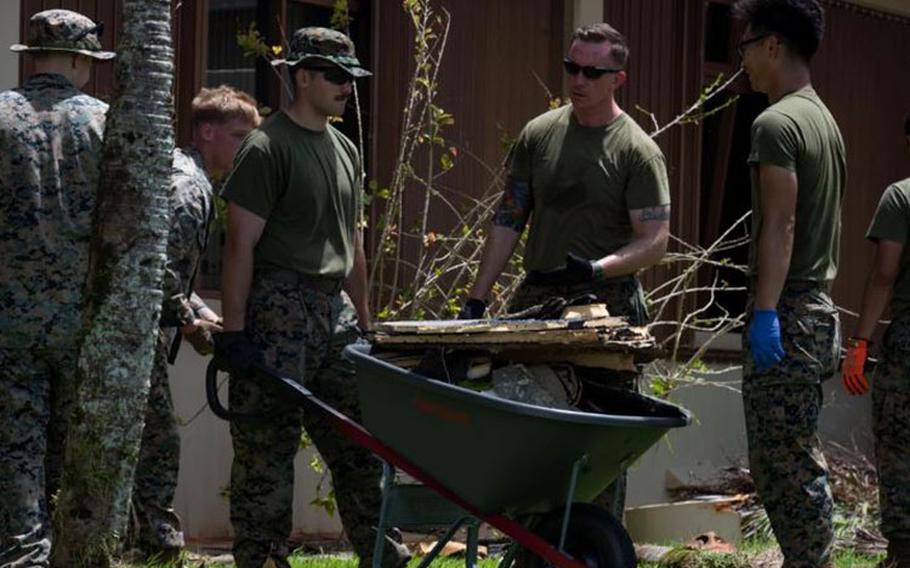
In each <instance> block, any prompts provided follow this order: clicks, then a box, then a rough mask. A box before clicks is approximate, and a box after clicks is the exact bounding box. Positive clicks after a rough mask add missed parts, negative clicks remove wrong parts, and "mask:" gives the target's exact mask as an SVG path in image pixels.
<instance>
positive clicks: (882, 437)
mask: <svg viewBox="0 0 910 568" xmlns="http://www.w3.org/2000/svg"><path fill="white" fill-rule="evenodd" d="M904 137H905V141H906V144H907V147H908V148H910V115H908V116H907V118H906V120H905V121H904ZM866 238H867V239H869V240H871V241H873V242H875V260H874V261H873V268H872V271H871V272H870V273H869V279H868V281H867V282H866V290H865V292H864V294H863V304H862V310H861V311H860V315H859V321H858V322H857V324H856V329H855V330H854V332H853V336H852V337H850V339H848V340H847V357H846V359H845V360H844V366H843V370H842V380H843V384H844V388H845V389H846V391H847V392H848V393H850V394H852V395H862V394H865V393H866V392H867V391H868V390H869V382H868V381H867V380H866V376H865V373H864V370H863V367H864V366H865V363H866V356H867V353H868V348H869V338H870V337H872V332H873V331H874V330H875V324H876V323H877V322H878V320H879V318H881V316H882V313H884V311H885V307H886V306H889V305H890V307H891V325H889V326H888V330H887V331H886V332H885V338H884V341H883V342H882V348H881V360H880V362H879V364H878V366H877V367H876V370H875V375H874V377H873V378H874V381H873V383H872V418H873V421H872V423H873V431H874V432H875V462H876V463H875V466H876V469H877V470H878V487H879V490H878V491H879V492H878V495H879V502H880V504H881V511H882V518H881V531H882V534H883V535H884V536H885V538H887V539H888V557H887V558H886V559H885V562H884V566H887V567H889V568H910V430H908V429H907V424H908V423H910V256H908V253H907V251H908V250H910V248H908V247H907V246H906V245H907V241H908V239H910V178H907V179H905V180H903V181H899V182H897V183H895V184H893V185H891V186H890V187H888V188H887V189H886V190H885V193H884V194H883V195H882V198H881V201H880V202H879V204H878V209H877V210H876V211H875V216H874V217H873V219H872V223H871V224H870V225H869V230H868V231H867V232H866Z"/></svg>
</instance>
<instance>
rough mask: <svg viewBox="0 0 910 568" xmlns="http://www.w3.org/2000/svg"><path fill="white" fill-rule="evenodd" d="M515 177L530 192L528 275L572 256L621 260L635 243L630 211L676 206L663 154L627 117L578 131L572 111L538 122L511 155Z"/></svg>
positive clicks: (567, 108)
mask: <svg viewBox="0 0 910 568" xmlns="http://www.w3.org/2000/svg"><path fill="white" fill-rule="evenodd" d="M509 175H510V176H511V178H512V179H515V180H519V181H524V182H527V183H528V185H529V187H530V189H531V197H532V201H533V205H532V213H531V225H530V229H529V234H528V243H527V247H526V249H525V260H524V265H525V269H526V270H552V269H554V268H557V267H559V266H561V265H563V264H565V258H566V254H567V253H568V252H573V253H575V254H577V255H579V256H581V257H583V258H587V259H596V258H602V257H604V256H606V255H608V254H610V253H612V252H615V251H616V250H617V249H620V248H622V247H623V246H625V245H627V244H628V243H629V242H630V241H631V240H632V237H633V232H632V223H631V221H630V220H629V211H630V210H632V209H644V208H646V207H656V206H659V205H666V204H669V203H670V189H669V182H668V181H667V168H666V164H665V162H664V156H663V153H661V151H660V148H659V147H658V146H657V144H656V143H655V142H654V141H653V140H651V138H650V137H649V136H648V135H647V134H646V133H645V132H644V131H643V130H642V129H641V127H639V126H638V124H636V123H635V121H634V120H632V119H631V118H630V117H629V116H628V115H626V114H622V115H620V116H619V117H617V118H616V119H615V120H613V121H612V122H610V123H609V124H607V125H606V126H600V127H584V126H581V125H580V124H578V122H577V121H576V120H575V117H574V115H573V114H572V105H567V106H564V107H561V108H558V109H555V110H552V111H550V112H547V113H544V114H542V115H540V116H538V117H537V118H535V119H533V120H532V121H531V122H529V123H528V124H527V126H525V128H524V130H523V131H522V132H521V135H520V136H519V139H518V142H517V143H516V144H515V147H514V148H513V150H512V156H511V162H510V168H509Z"/></svg>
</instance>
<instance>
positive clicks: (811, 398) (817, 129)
mask: <svg viewBox="0 0 910 568" xmlns="http://www.w3.org/2000/svg"><path fill="white" fill-rule="evenodd" d="M734 12H735V14H736V16H737V17H739V18H742V19H743V20H745V22H746V23H747V27H746V31H745V34H744V35H743V38H742V41H740V43H739V53H740V55H741V57H742V61H743V63H742V64H743V68H744V69H745V71H746V73H747V74H748V76H749V81H750V83H751V85H752V88H753V89H754V90H755V91H758V92H762V93H766V94H767V95H768V98H769V100H770V102H771V106H770V107H768V108H767V109H766V110H765V111H764V112H762V113H761V115H759V117H758V118H756V119H755V122H754V123H753V125H752V148H751V151H750V154H749V159H748V160H749V165H750V167H751V170H752V243H751V248H750V270H751V275H752V282H751V290H750V298H749V306H750V312H749V314H748V316H747V321H746V328H745V332H744V333H743V349H744V352H745V353H744V361H743V387H742V395H743V407H744V412H745V418H746V433H747V436H748V441H749V463H750V466H751V470H752V476H753V478H754V479H755V484H756V487H757V489H758V494H759V496H760V497H761V499H762V503H763V504H764V506H765V509H766V510H767V512H768V517H769V518H770V520H771V526H772V528H773V529H774V534H775V536H776V537H777V540H778V542H779V543H780V546H781V549H782V550H783V553H784V558H785V561H784V566H785V567H793V568H795V567H803V566H805V567H807V568H808V567H816V568H817V567H819V566H828V565H832V564H831V547H832V542H833V536H834V534H833V527H832V510H833V502H832V498H831V490H830V488H829V486H828V467H827V464H826V462H825V458H824V455H823V454H822V451H821V444H820V441H819V439H818V434H817V427H818V415H819V412H820V410H821V406H822V387H821V382H822V381H823V380H825V379H827V378H830V377H831V375H832V374H833V373H834V372H835V370H836V368H837V362H838V355H839V345H840V322H839V320H838V315H837V309H836V308H835V306H834V303H833V302H832V301H831V296H830V286H831V281H832V280H834V277H835V276H836V274H837V263H838V245H839V242H840V225H841V221H840V213H841V203H842V200H843V196H844V186H845V182H846V164H845V159H844V143H843V139H842V138H841V134H840V131H839V129H838V127H837V123H836V122H835V121H834V118H833V117H832V116H831V113H830V112H829V111H828V109H827V108H826V107H825V105H824V103H823V102H822V101H821V99H820V98H819V97H818V95H817V94H816V92H815V90H814V89H813V88H812V83H811V76H810V73H809V60H810V59H811V57H812V55H814V53H815V50H816V49H817V47H818V44H819V42H820V41H821V36H822V30H823V28H824V24H823V22H824V16H823V12H822V8H821V6H820V5H819V4H818V2H816V1H815V0H740V2H738V3H737V4H735V5H734Z"/></svg>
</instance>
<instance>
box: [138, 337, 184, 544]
mask: <svg viewBox="0 0 910 568" xmlns="http://www.w3.org/2000/svg"><path fill="white" fill-rule="evenodd" d="M173 337H174V329H173V328H171V329H162V330H161V331H160V332H159V333H158V343H157V345H156V346H155V363H154V366H153V367H152V376H151V384H150V386H149V399H148V407H147V409H146V412H145V427H144V428H143V430H142V443H141V446H140V449H139V461H138V463H137V464H136V474H135V478H134V481H133V498H132V502H131V505H132V507H133V512H134V515H133V518H134V519H135V520H136V521H137V524H138V526H135V527H132V528H133V531H132V532H133V533H134V534H133V535H131V536H132V539H133V540H134V544H135V545H136V546H138V547H139V548H140V549H141V550H142V551H143V552H145V553H146V554H150V555H151V554H157V553H161V554H163V555H171V554H174V553H176V552H177V551H179V550H180V549H181V548H183V546H184V539H183V532H182V531H181V529H180V518H179V517H177V514H176V513H175V512H174V492H175V491H176V489H177V473H178V470H179V467H180V434H179V432H178V431H177V417H176V415H175V414H174V402H173V399H172V397H171V387H170V384H169V383H168V363H167V359H168V351H169V349H170V346H171V342H172V341H173Z"/></svg>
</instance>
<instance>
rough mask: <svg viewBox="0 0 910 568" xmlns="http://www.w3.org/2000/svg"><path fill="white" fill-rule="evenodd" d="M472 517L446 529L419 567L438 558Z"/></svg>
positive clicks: (464, 518)
mask: <svg viewBox="0 0 910 568" xmlns="http://www.w3.org/2000/svg"><path fill="white" fill-rule="evenodd" d="M471 519H473V517H461V518H460V519H458V520H457V521H455V522H454V523H452V526H450V527H449V530H447V531H446V534H445V535H443V537H442V538H441V539H439V540H438V541H436V544H435V545H434V546H433V549H432V550H430V552H429V553H427V555H426V556H425V557H424V559H423V560H421V561H420V564H418V565H417V568H427V566H429V565H430V562H432V561H434V560H436V557H437V556H439V553H440V552H442V549H443V547H444V546H445V545H446V544H448V542H449V541H450V540H452V537H453V536H455V533H456V532H458V529H460V528H461V526H462V525H463V524H465V523H467V522H469V521H471ZM374 568H375V567H374Z"/></svg>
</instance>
